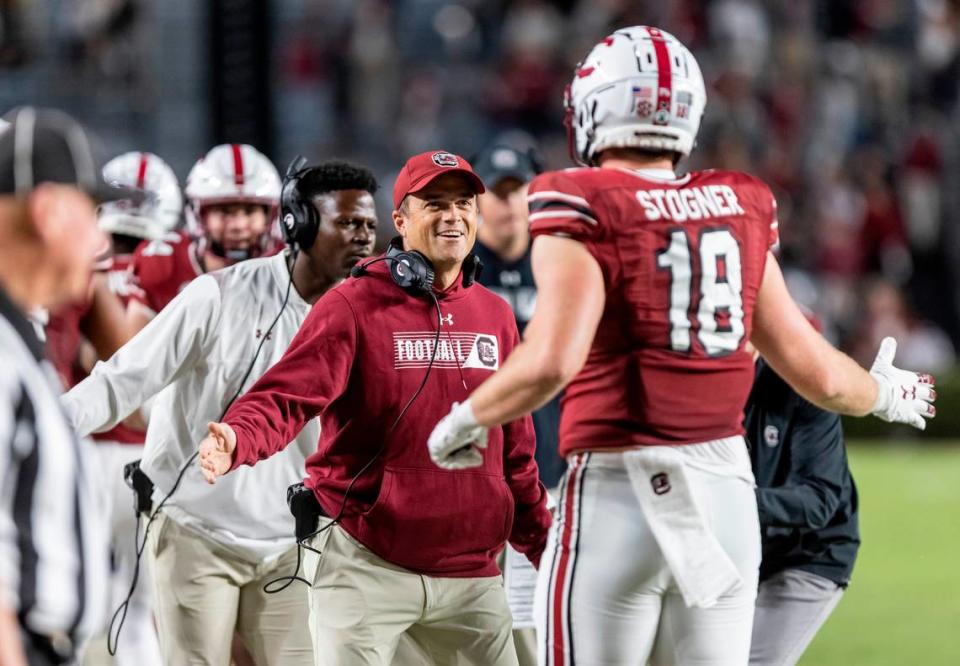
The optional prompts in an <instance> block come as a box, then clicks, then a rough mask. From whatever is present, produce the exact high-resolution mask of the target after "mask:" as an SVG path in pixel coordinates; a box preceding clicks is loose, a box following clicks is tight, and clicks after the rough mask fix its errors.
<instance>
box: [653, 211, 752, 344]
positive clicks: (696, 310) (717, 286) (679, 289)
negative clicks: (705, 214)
mask: <svg viewBox="0 0 960 666" xmlns="http://www.w3.org/2000/svg"><path fill="white" fill-rule="evenodd" d="M669 239H670V242H669V244H668V245H667V247H666V248H665V249H663V250H661V251H659V252H658V253H657V266H658V267H659V268H660V269H661V270H668V271H670V317H669V318H670V348H671V349H673V350H674V351H678V352H685V353H690V352H691V329H695V331H696V338H697V340H698V341H699V342H700V345H701V346H702V347H703V350H704V351H705V352H706V353H707V355H708V356H720V355H723V354H728V353H730V352H732V351H735V350H736V349H737V348H738V347H739V346H740V341H741V340H742V339H743V333H744V329H743V296H742V294H741V291H742V289H743V281H742V277H741V267H740V245H739V244H738V243H737V239H736V238H734V237H733V234H731V233H730V230H729V229H727V228H713V229H704V230H703V231H701V232H700V238H699V242H698V243H697V245H698V246H699V253H698V254H699V257H698V258H697V259H698V261H697V263H698V264H699V268H700V270H699V274H697V273H695V264H694V258H693V257H691V255H690V242H689V240H688V238H687V232H686V231H684V230H683V229H675V230H673V231H671V232H670V235H669Z"/></svg>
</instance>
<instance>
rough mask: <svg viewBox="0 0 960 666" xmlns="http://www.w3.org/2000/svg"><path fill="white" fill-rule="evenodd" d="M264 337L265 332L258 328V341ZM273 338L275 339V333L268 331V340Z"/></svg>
mask: <svg viewBox="0 0 960 666" xmlns="http://www.w3.org/2000/svg"><path fill="white" fill-rule="evenodd" d="M262 337H263V331H262V330H260V329H259V328H258V329H257V340H259V339H260V338H262ZM271 337H273V333H271V332H270V331H267V340H269V339H270V338H271Z"/></svg>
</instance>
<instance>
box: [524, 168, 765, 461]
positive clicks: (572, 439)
mask: <svg viewBox="0 0 960 666" xmlns="http://www.w3.org/2000/svg"><path fill="white" fill-rule="evenodd" d="M528 199H529V204H530V223H531V233H532V234H533V235H534V236H537V235H542V234H551V235H559V236H567V237H570V238H573V239H576V240H578V241H580V242H582V243H583V244H584V245H585V246H586V248H587V249H588V250H589V251H590V253H591V254H592V255H593V257H594V258H595V259H596V260H597V263H598V264H599V265H600V268H601V270H602V272H603V279H604V286H605V289H606V305H605V307H604V312H603V316H602V318H601V320H600V325H599V327H598V329H597V334H596V336H595V337H594V340H593V345H592V347H591V349H590V354H589V356H588V358H587V362H586V365H585V366H584V367H583V369H582V370H581V371H580V373H579V374H578V375H577V376H576V377H575V378H574V380H573V381H572V382H571V383H570V385H569V386H568V387H567V389H566V393H565V396H564V399H563V403H562V404H563V415H562V418H561V423H560V450H561V454H563V455H566V454H568V453H570V452H571V451H577V450H590V449H602V448H612V447H625V446H642V445H657V444H692V443H697V442H705V441H709V440H713V439H718V438H721V437H728V436H731V435H736V434H741V433H742V432H743V427H742V424H741V422H742V420H743V415H742V410H743V406H744V403H745V402H746V400H747V395H748V393H749V391H750V387H751V385H752V383H753V362H752V360H751V358H750V356H749V355H748V354H747V353H746V352H744V344H745V343H746V342H747V340H749V338H750V331H751V325H752V317H753V306H754V303H755V302H756V298H757V291H758V289H759V287H760V282H761V279H762V277H763V271H764V266H765V263H766V257H767V251H768V250H769V249H770V248H771V246H773V245H775V244H776V242H777V239H778V235H777V221H776V203H775V201H774V198H773V194H772V193H771V192H770V189H769V188H768V187H767V186H766V185H765V184H764V183H763V182H762V181H760V180H758V179H756V178H753V177H752V176H749V175H746V174H743V173H737V172H730V171H702V172H694V173H691V174H688V175H686V176H683V177H681V178H656V177H653V176H652V175H650V174H649V173H647V174H643V173H641V172H637V171H631V170H628V169H600V168H584V169H568V170H566V171H558V172H549V173H545V174H542V175H540V176H538V177H537V178H536V179H534V181H533V182H532V183H531V185H530V189H529V195H528Z"/></svg>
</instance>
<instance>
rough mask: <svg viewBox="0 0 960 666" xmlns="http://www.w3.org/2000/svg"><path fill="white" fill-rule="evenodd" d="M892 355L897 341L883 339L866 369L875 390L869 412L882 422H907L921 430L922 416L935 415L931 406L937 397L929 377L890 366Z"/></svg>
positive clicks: (923, 418)
mask: <svg viewBox="0 0 960 666" xmlns="http://www.w3.org/2000/svg"><path fill="white" fill-rule="evenodd" d="M896 354H897V341H896V340H894V339H893V338H884V339H883V340H882V341H881V342H880V350H879V351H878V352H877V358H876V359H875V360H874V361H873V367H871V368H870V376H871V377H873V378H874V379H875V380H876V382H877V389H878V390H877V401H876V403H874V405H873V409H872V410H871V413H872V414H873V415H874V416H876V417H878V418H881V419H883V420H884V421H892V422H896V423H907V424H909V425H912V426H913V427H914V428H918V429H920V430H923V429H924V428H925V427H926V426H927V422H926V420H925V419H932V418H933V417H934V416H936V414H937V409H936V407H934V406H933V401H934V400H936V399H937V392H936V391H935V390H934V388H933V385H934V381H933V377H932V376H930V375H925V374H919V373H916V372H910V371H908V370H901V369H900V368H895V367H893V357H894V356H896Z"/></svg>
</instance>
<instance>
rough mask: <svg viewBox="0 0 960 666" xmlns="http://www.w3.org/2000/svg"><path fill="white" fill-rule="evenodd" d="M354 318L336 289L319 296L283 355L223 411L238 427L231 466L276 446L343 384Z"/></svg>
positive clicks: (352, 347)
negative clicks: (225, 411)
mask: <svg viewBox="0 0 960 666" xmlns="http://www.w3.org/2000/svg"><path fill="white" fill-rule="evenodd" d="M356 347H357V322H356V317H355V316H354V313H353V310H352V309H351V308H350V305H349V304H348V303H347V301H346V299H345V298H344V297H343V296H342V295H341V294H340V293H339V292H338V291H336V290H334V291H329V292H327V293H326V295H324V297H323V298H321V299H320V300H319V301H317V303H316V305H314V306H313V308H312V309H311V310H310V314H308V315H307V318H306V320H305V321H304V323H303V325H302V326H301V327H300V330H299V331H298V332H297V335H296V336H294V338H293V341H292V342H291V343H290V347H289V348H288V349H287V351H286V353H284V355H283V357H282V358H281V359H280V360H279V361H277V363H276V364H275V365H274V366H273V367H271V368H270V369H269V370H268V371H267V372H266V374H264V375H263V376H262V377H261V378H260V379H259V380H257V383H256V384H254V385H253V386H252V387H251V388H250V390H249V391H247V392H246V393H245V394H244V395H243V396H242V397H241V398H240V399H239V400H237V401H236V402H235V403H234V404H233V406H232V407H230V409H229V411H227V413H226V415H225V416H224V418H223V420H224V422H226V423H228V424H230V426H231V427H232V428H233V430H234V432H236V433H237V450H236V453H235V456H234V462H233V468H232V469H236V468H237V467H239V466H240V465H253V464H255V463H256V462H257V461H259V460H264V459H265V458H268V457H270V456H272V455H273V454H274V453H277V452H279V451H280V450H282V449H283V448H285V447H286V446H287V444H288V443H289V442H290V441H291V440H292V439H294V438H295V437H296V436H297V434H299V432H300V431H301V430H302V429H303V426H304V425H306V423H307V422H308V421H309V420H310V419H312V418H313V417H315V416H316V415H317V414H318V413H320V411H321V410H323V408H324V407H326V406H327V405H328V404H329V403H330V402H331V401H332V400H334V399H336V398H337V397H338V396H339V395H341V394H342V393H343V391H344V390H345V389H346V386H347V382H348V380H349V377H350V369H351V367H352V366H353V357H354V351H355V350H356Z"/></svg>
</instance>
